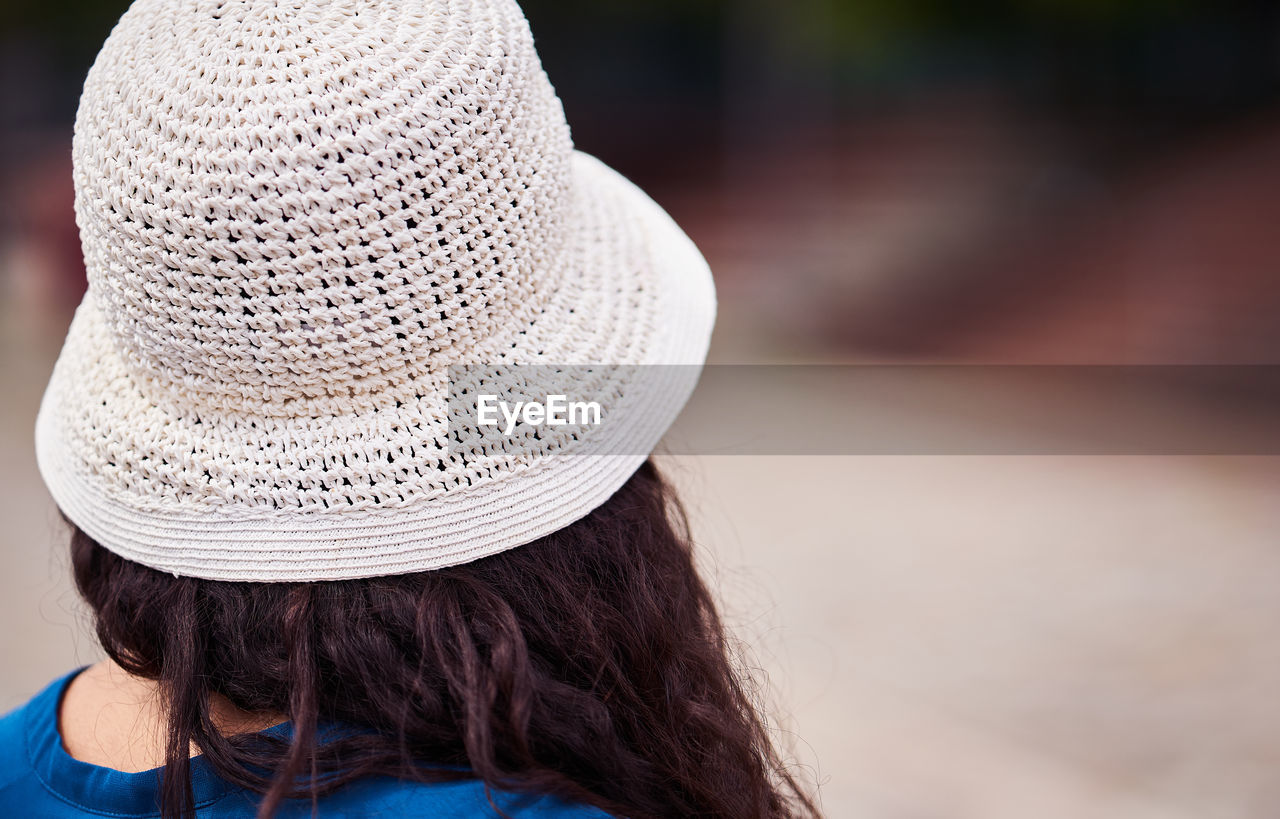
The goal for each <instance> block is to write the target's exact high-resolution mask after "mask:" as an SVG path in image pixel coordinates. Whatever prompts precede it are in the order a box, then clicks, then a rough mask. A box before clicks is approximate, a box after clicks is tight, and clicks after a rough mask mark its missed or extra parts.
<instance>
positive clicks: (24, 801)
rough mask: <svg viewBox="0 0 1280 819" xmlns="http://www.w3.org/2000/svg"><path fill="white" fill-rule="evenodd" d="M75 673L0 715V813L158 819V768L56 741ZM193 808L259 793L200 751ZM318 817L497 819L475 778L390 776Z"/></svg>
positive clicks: (531, 815)
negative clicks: (110, 760)
mask: <svg viewBox="0 0 1280 819" xmlns="http://www.w3.org/2000/svg"><path fill="white" fill-rule="evenodd" d="M76 673H79V672H73V673H71V674H68V675H66V676H65V677H63V678H61V679H59V680H56V681H54V682H53V683H52V684H51V685H49V687H48V688H46V689H45V690H44V691H42V692H40V693H39V694H37V695H36V696H35V697H34V698H33V699H32V700H31V701H30V702H28V703H27V704H26V705H24V706H22V707H21V708H19V709H17V710H15V711H12V712H10V713H9V714H8V715H6V716H5V717H3V718H0V816H6V817H8V816H28V817H40V819H63V818H64V817H67V818H68V819H69V818H70V817H88V816H98V817H101V816H109V817H157V816H159V815H160V810H159V807H158V805H157V801H156V796H157V793H158V785H159V781H160V772H161V771H162V770H163V769H162V768H157V769H155V770H151V771H144V772H142V773H123V772H121V771H116V770H113V769H111V768H102V767H99V766H97V765H90V764H88V763H86V762H81V761H80V760H78V759H73V758H72V757H71V756H70V755H69V754H68V753H67V752H66V750H65V749H64V748H63V747H62V736H61V734H60V733H59V732H58V706H59V704H60V702H61V701H62V693H63V692H64V691H65V690H66V688H67V684H68V683H70V682H71V679H72V678H73V677H75V675H76ZM191 777H192V786H193V789H194V792H195V799H196V812H197V814H198V815H199V816H200V817H201V819H230V817H237V819H245V818H251V817H253V816H254V812H255V808H256V806H257V803H258V797H257V795H256V794H254V793H253V792H251V791H247V790H245V789H243V788H239V787H236V786H235V785H232V784H230V783H229V782H226V781H225V780H223V779H221V778H220V777H219V776H218V775H217V774H216V773H214V770H213V767H212V766H211V765H210V764H209V762H208V761H207V760H206V759H205V758H204V757H202V756H197V757H194V758H193V759H192V760H191ZM493 801H494V802H495V803H497V804H498V805H499V806H500V807H501V808H502V810H503V811H504V812H506V813H507V814H508V815H509V816H512V817H518V819H608V814H605V813H603V812H602V811H599V810H597V809H595V808H589V807H585V806H580V805H569V804H566V803H564V802H561V801H559V800H557V799H554V798H552V797H545V796H544V797H538V796H525V795H518V794H508V793H502V792H499V791H494V792H493ZM311 815H312V814H311V801H310V800H296V801H289V802H285V803H284V804H283V806H282V807H281V809H280V810H279V811H278V812H277V813H276V816H278V817H280V819H291V818H292V817H310V816H311ZM318 815H319V816H321V817H326V818H327V817H364V816H369V817H376V816H386V817H397V819H400V817H403V818H404V819H416V817H433V819H455V818H456V819H462V817H467V819H470V817H496V816H498V815H499V814H497V813H495V812H494V810H493V808H492V807H491V806H490V805H489V800H488V797H487V796H486V794H485V790H484V785H483V783H481V782H479V781H475V780H467V781H462V782H445V783H431V784H425V783H420V782H407V781H403V780H398V779H392V778H390V777H369V778H367V779H362V780H358V781H356V782H353V783H351V784H350V785H348V786H346V787H344V788H342V789H341V790H339V791H337V792H336V793H333V794H330V795H328V796H324V797H321V798H320V800H319V811H318Z"/></svg>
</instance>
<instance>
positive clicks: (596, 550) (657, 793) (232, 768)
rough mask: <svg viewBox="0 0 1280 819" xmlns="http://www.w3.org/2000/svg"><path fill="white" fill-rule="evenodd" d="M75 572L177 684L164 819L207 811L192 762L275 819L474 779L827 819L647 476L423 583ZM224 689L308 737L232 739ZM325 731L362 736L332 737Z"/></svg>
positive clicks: (601, 798) (124, 636)
mask: <svg viewBox="0 0 1280 819" xmlns="http://www.w3.org/2000/svg"><path fill="white" fill-rule="evenodd" d="M71 554H72V564H73V568H74V573H75V580H76V585H77V586H78V587H79V590H80V593H81V595H83V596H84V598H85V600H86V601H88V603H89V606H90V607H91V608H92V610H93V612H94V614H95V618H96V626H97V632H98V637H99V639H100V640H101V642H102V645H103V648H104V649H105V650H106V652H107V654H108V656H110V657H111V659H113V660H114V661H115V662H116V663H118V664H119V665H120V666H121V667H123V668H124V669H125V670H126V671H128V672H130V673H132V674H135V675H138V676H141V677H145V678H148V679H153V680H156V681H158V683H159V685H160V689H161V692H162V695H163V697H164V699H165V702H166V705H167V709H166V710H167V714H168V735H167V736H168V739H167V747H166V754H165V763H166V764H165V769H164V773H163V778H162V784H161V793H160V800H161V807H162V810H163V815H164V816H165V817H167V818H168V819H173V818H174V817H187V816H190V815H191V812H192V810H193V807H192V801H193V800H192V791H191V779H190V767H189V762H188V757H189V753H190V748H191V747H192V745H193V744H194V746H195V747H196V748H197V749H199V750H200V751H201V752H202V753H203V754H205V756H206V757H207V759H208V760H209V762H210V763H211V764H212V766H213V767H214V769H215V770H216V771H217V772H218V774H219V775H220V776H222V777H223V778H224V779H226V780H228V781H230V782H232V783H234V784H237V785H240V786H243V787H246V788H249V789H251V790H253V791H255V792H257V793H259V794H263V798H262V800H261V803H260V808H259V816H260V817H269V816H272V815H273V813H274V812H275V810H276V809H277V808H278V807H279V805H280V802H281V800H283V799H286V798H311V799H316V798H318V797H319V796H321V795H323V794H325V793H329V792H331V791H333V790H335V789H337V788H340V787H341V786H342V785H344V784H345V783H348V782H351V781H353V780H355V779H358V778H360V777H365V776H371V775H389V776H393V777H397V778H401V779H409V780H417V781H439V780H445V779H457V778H464V777H466V778H478V779H481V780H483V781H484V782H485V783H486V785H487V786H490V787H493V788H497V789H502V790H506V791H515V792H526V793H539V794H549V795H555V796H559V797H561V798H564V799H567V800H571V801H577V802H580V803H584V804H590V805H595V806H597V807H599V808H602V809H604V810H606V811H608V812H610V813H613V814H616V815H619V816H625V817H632V819H646V818H647V817H652V818H653V819H660V818H661V819H665V818H666V817H675V816H680V817H685V816H705V817H726V819H750V817H788V816H796V815H799V814H802V813H804V814H812V815H816V813H817V810H816V808H815V806H814V804H813V802H812V801H811V799H810V798H809V797H808V796H806V795H805V793H804V791H803V789H802V788H801V787H800V786H799V785H798V784H797V782H796V780H795V779H794V778H793V776H792V775H791V774H790V773H789V772H788V771H787V769H786V768H785V766H784V765H783V762H782V760H781V759H780V757H779V754H778V753H777V751H776V750H775V748H774V746H773V745H772V743H771V740H770V736H769V733H768V729H767V726H766V724H765V722H764V721H763V720H762V718H761V716H760V714H759V712H758V711H757V709H756V708H755V706H754V703H753V699H752V696H751V693H750V689H749V688H747V687H746V686H745V684H744V681H743V679H742V678H740V677H739V676H738V675H737V674H736V673H735V670H734V665H733V663H732V661H731V659H732V657H733V654H734V651H733V646H732V645H731V643H730V642H729V640H728V639H727V637H726V633H725V631H724V628H723V626H722V624H721V622H720V618H719V616H718V614H717V611H716V606H715V603H714V601H713V599H712V596H711V595H710V593H709V592H708V589H707V587H706V586H705V584H704V583H703V582H702V580H701V578H700V577H699V575H698V573H697V571H696V569H695V567H694V559H693V549H692V545H691V540H690V538H689V535H688V531H687V527H686V525H685V522H684V516H683V513H682V512H681V511H680V509H679V507H678V505H677V504H676V502H675V499H674V497H673V495H672V493H671V491H670V489H669V488H668V486H667V485H666V484H665V483H664V481H663V480H662V478H661V476H660V475H659V473H658V471H657V469H656V468H655V467H654V466H653V464H652V463H651V462H650V463H646V464H645V465H644V466H643V467H642V468H641V469H640V470H639V471H637V472H636V474H635V475H634V476H632V478H631V479H630V480H629V481H628V482H627V484H626V485H625V486H623V488H622V489H620V490H619V491H618V492H617V493H615V494H614V496H613V497H612V498H611V499H610V500H609V501H607V502H606V503H605V504H604V505H603V506H601V507H599V508H598V509H597V510H595V511H594V512H592V513H591V514H589V515H588V516H587V517H585V518H583V519H582V520H580V521H578V522H577V523H574V524H572V525H570V526H568V527H566V528H564V529H562V530H560V531H558V532H555V533H553V534H550V535H547V536H546V537H543V538H541V539H539V540H537V541H535V542H533V543H530V544H528V545H525V546H521V547H519V548H517V549H512V550H509V551H506V552H503V553H501V554H498V555H495V556H492V557H487V558H484V559H482V560H477V561H475V562H472V563H467V564H463V565H459V566H452V567H449V568H444V569H437V570H434V571H429V572H421V573H417V574H406V575H397V576H390V577H375V578H368V579H362V580H339V581H330V582H315V583H242V582H225V581H213V580H201V579H197V578H190V577H175V576H172V575H169V574H165V573H163V572H159V571H155V570H153V569H150V568H147V567H145V566H142V565H140V564H138V563H134V562H132V561H129V560H126V559H124V558H121V557H119V556H117V555H115V554H113V553H112V552H110V551H108V550H107V549H105V548H103V547H102V546H100V545H99V544H97V543H96V542H94V541H93V540H92V539H90V538H89V537H88V536H87V535H85V534H84V533H83V532H81V531H80V530H78V529H73V535H72V539H71ZM215 693H216V694H219V695H222V696H224V697H226V698H227V699H228V700H229V701H230V702H231V703H233V704H234V705H236V706H238V707H240V708H242V709H245V710H247V711H251V712H261V713H278V714H284V715H286V716H287V717H288V719H289V720H290V721H291V723H292V729H293V730H292V732H291V734H290V735H289V736H288V737H287V738H285V737H282V736H281V735H278V734H274V733H268V734H246V735H239V736H224V735H222V734H221V733H220V732H219V731H218V729H217V727H216V726H215V725H214V724H213V722H212V719H211V716H210V698H211V696H212V695H214V694H215ZM329 722H332V723H333V724H336V725H349V726H353V727H354V728H356V729H357V730H351V731H337V732H320V733H318V732H317V726H318V725H319V724H321V723H325V724H328V723H329Z"/></svg>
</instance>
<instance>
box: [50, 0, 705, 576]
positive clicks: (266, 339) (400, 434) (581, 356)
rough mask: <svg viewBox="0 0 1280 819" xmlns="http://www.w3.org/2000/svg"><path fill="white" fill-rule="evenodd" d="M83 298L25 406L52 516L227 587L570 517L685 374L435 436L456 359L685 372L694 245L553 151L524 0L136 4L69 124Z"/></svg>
mask: <svg viewBox="0 0 1280 819" xmlns="http://www.w3.org/2000/svg"><path fill="white" fill-rule="evenodd" d="M73 154H74V165H75V188H76V198H75V209H76V219H77V223H78V225H79V228H80V235H81V241H82V245H83V250H84V258H85V263H86V266H87V270H88V277H89V291H88V293H87V294H86V296H85V298H84V301H83V303H82V304H81V306H80V308H79V309H78V311H77V313H76V316H75V318H74V320H73V322H72V326H71V329H70V331H69V333H68V337H67V340H66V342H65V345H64V348H63V351H62V354H61V356H60V358H59V360H58V363H57V365H56V367H55V370H54V374H53V377H52V380H51V382H50V384H49V387H48V389H47V391H46V394H45V398H44V402H43V405H42V407H41V411H40V415H39V418H38V420H37V430H36V444H37V454H38V459H39V464H40V469H41V473H42V475H43V476H44V479H45V481H46V483H47V484H48V486H49V489H50V491H51V493H52V494H53V496H54V499H55V500H56V501H57V503H58V504H59V506H60V507H61V508H62V510H63V512H64V513H65V514H66V515H67V516H68V517H69V518H70V519H71V520H72V521H73V522H75V523H76V524H77V525H78V526H80V527H81V528H82V529H84V530H85V531H86V532H87V533H88V534H89V535H90V536H91V537H93V538H95V539H96V540H98V541H99V542H101V543H102V544H103V545H104V546H106V547H108V548H110V549H112V550H113V551H116V552H117V553H119V554H121V555H122V556H124V557H126V558H129V559H132V560H136V561H138V562H141V563H144V564H146V565H149V566H152V567H155V568H158V569H162V570H165V571H169V572H173V573H175V574H182V575H191V576H197V577H206V578H213V579H224V580H263V581H267V580H325V579H341V578H352V577H365V576H374V575H382V574H393V573H401V572H410V571H419V570H424V569H430V568H436V567H441V566H446V565H451V564H455V563H460V562H465V561H468V560H474V559H476V558H479V557H483V556H485V555H489V554H493V553H495V552H498V551H501V550H504V549H508V548H512V547H515V546H519V545H521V544H524V543H527V542H529V541H531V540H533V539H535V538H537V537H540V536H542V535H545V534H547V533H549V532H551V531H554V530H556V529H558V528H561V527H563V526H565V525H568V524H569V523H571V522H573V521H574V520H576V519H578V518H580V517H582V516H583V515H585V514H587V513H588V512H589V511H591V510H592V509H593V508H595V507H596V506H598V505H599V504H600V503H602V502H603V501H604V500H605V499H607V498H608V497H609V495H611V494H612V493H613V492H614V491H616V490H617V489H618V487H620V486H621V485H622V483H623V482H625V480H626V479H627V477H629V475H630V474H631V473H632V472H633V471H634V470H635V469H636V468H637V467H638V466H639V464H640V462H641V461H642V460H643V458H644V453H646V452H647V451H648V450H649V449H651V448H652V447H653V446H654V445H655V444H656V443H657V441H658V439H659V438H660V437H661V435H662V433H663V432H664V431H665V429H666V428H667V426H669V424H670V423H671V422H672V420H674V417H675V415H676V414H677V413H678V411H679V409H680V408H681V406H682V405H683V403H684V402H685V400H686V399H687V397H688V395H689V393H690V391H691V390H692V387H693V380H694V379H696V367H686V368H680V369H679V371H680V372H685V373H692V374H691V375H684V376H673V377H671V378H668V379H666V381H665V382H664V383H663V384H662V385H661V388H656V389H655V388H652V385H648V386H645V387H642V386H641V385H639V384H636V383H633V382H630V381H628V379H629V378H631V377H632V376H630V375H628V374H629V373H634V372H635V371H636V368H628V367H620V368H617V369H616V370H609V369H602V370H601V371H600V372H602V373H613V374H614V375H612V376H608V375H606V376H602V377H606V378H608V377H612V378H613V382H612V383H609V384H604V385H597V386H599V387H600V389H604V390H606V391H608V392H610V394H612V395H615V396H617V397H618V407H617V413H616V415H615V417H616V418H618V419H620V420H616V421H615V422H614V423H613V424H611V425H610V427H609V435H610V436H612V438H613V439H614V440H611V441H609V442H607V445H604V446H601V445H600V444H601V442H600V441H595V442H594V443H595V444H596V446H595V448H593V449H590V450H588V449H586V448H584V444H585V442H586V441H588V440H589V439H590V435H565V434H561V435H553V434H545V435H524V436H522V437H519V438H516V439H514V440H513V441H512V442H510V443H508V444H506V445H504V446H502V447H493V446H481V445H476V446H474V447H472V448H468V447H467V446H465V445H462V446H460V445H458V443H457V442H456V441H450V439H449V437H448V435H449V430H448V423H447V418H446V415H447V408H446V406H445V404H446V400H447V399H446V394H447V392H448V380H449V377H450V375H449V374H450V370H451V368H453V369H454V370H455V371H456V368H457V367H459V366H467V365H511V366H512V367H519V366H521V365H550V366H560V365H563V366H569V365H589V364H590V365H594V364H621V365H648V364H655V365H659V364H660V365H666V364H679V365H699V364H701V362H702V361H703V359H704V357H705V354H706V348H707V343H708V338H709V335H710V329H711V325H712V322H713V317H714V291H713V288H712V284H711V277H710V272H709V271H708V269H707V266H706V263H705V262H704V261H703V259H702V257H701V256H700V255H699V253H698V251H697V249H696V248H695V247H694V246H693V244H692V243H691V242H690V241H689V239H688V238H687V237H686V236H685V235H684V234H683V233H682V232H681V231H680V229H679V228H678V227H677V226H676V225H675V224H674V223H673V222H672V220H671V219H670V217H668V216H667V215H666V214H665V213H664V212H663V211H662V210H661V209H660V208H659V207H658V206H657V205H656V204H655V203H653V202H652V200H650V199H649V198H648V197H646V196H645V195H644V193H642V192H641V191H640V190H639V189H637V188H636V187H635V186H633V185H632V184H631V183H629V182H628V181H626V180H625V179H623V178H622V177H620V176H619V175H618V174H616V173H615V172H613V171H612V170H610V169H609V168H607V167H606V166H604V165H603V164H602V163H600V162H599V161H598V160H595V159H593V158H592V157H589V156H587V155H585V154H582V153H580V152H577V151H575V150H574V148H573V144H572V141H571V138H570V133H569V129H568V126H567V125H566V123H565V118H564V113H563V110H562V107H561V105H560V101H559V99H558V98H557V97H556V94H555V92H554V90H553V89H552V87H551V85H550V83H549V82H548V79H547V77H546V75H545V73H544V72H543V70H542V67H541V64H540V62H539V60H538V56H537V53H536V51H535V50H534V46H533V39H532V36H531V34H530V31H529V27H528V25H527V23H526V21H525V19H524V17H523V14H522V13H521V11H520V9H519V7H518V6H517V5H516V3H515V2H514V0H472V1H471V2H467V0H461V1H460V2H459V1H458V0H398V1H396V2H392V1H391V0H366V1H364V2H361V0H334V1H333V2H312V1H311V0H309V1H308V2H272V1H270V0H246V2H232V1H231V0H194V1H192V0H188V1H187V2H176V0H139V1H138V2H136V3H135V4H134V5H133V6H132V7H131V8H130V9H129V10H128V11H127V12H126V13H125V14H124V16H123V17H122V18H121V19H120V22H119V23H118V25H117V26H116V28H115V29H114V30H113V31H112V33H111V35H110V37H109V39H108V40H107V42H106V44H105V45H104V46H103V48H102V51H101V53H100V54H99V55H98V58H97V60H96V62H95V63H94V65H93V67H92V69H91V70H90V72H89V75H88V78H87V80H86V82H85V86H84V92H83V96H82V97H81V101H80V108H79V112H78V115H77V119H76V126H75V138H74V143H73Z"/></svg>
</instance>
